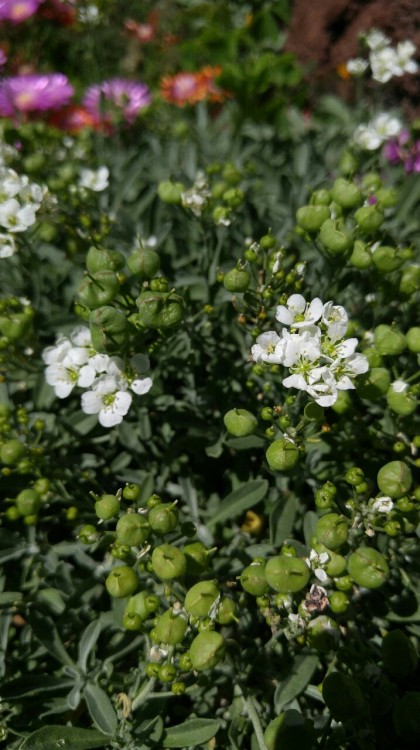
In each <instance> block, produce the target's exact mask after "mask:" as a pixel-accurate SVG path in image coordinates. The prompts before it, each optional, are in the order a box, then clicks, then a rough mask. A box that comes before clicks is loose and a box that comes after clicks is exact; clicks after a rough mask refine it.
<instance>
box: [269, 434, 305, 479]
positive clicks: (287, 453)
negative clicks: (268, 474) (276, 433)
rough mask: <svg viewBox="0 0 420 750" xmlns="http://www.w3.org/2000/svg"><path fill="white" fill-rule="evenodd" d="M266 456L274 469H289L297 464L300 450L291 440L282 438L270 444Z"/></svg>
mask: <svg viewBox="0 0 420 750" xmlns="http://www.w3.org/2000/svg"><path fill="white" fill-rule="evenodd" d="M265 457H266V459H267V462H268V465H269V467H270V469H272V471H288V470H289V469H293V467H294V466H295V465H296V463H297V461H298V459H299V450H298V448H297V447H296V445H295V444H294V443H292V441H291V440H286V438H280V439H279V440H274V442H273V443H271V445H269V447H268V449H267V451H266V454H265Z"/></svg>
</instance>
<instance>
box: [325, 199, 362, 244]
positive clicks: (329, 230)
mask: <svg viewBox="0 0 420 750" xmlns="http://www.w3.org/2000/svg"><path fill="white" fill-rule="evenodd" d="M359 210H360V209H359ZM319 239H320V240H321V242H322V244H323V245H324V247H326V248H327V250H329V251H330V253H333V255H340V254H341V253H345V252H347V250H349V249H350V247H351V246H352V239H353V238H352V235H351V233H350V232H349V231H348V230H347V229H346V228H345V226H344V224H343V222H342V221H341V220H340V219H327V220H326V221H324V223H323V225H322V227H321V230H320V232H319Z"/></svg>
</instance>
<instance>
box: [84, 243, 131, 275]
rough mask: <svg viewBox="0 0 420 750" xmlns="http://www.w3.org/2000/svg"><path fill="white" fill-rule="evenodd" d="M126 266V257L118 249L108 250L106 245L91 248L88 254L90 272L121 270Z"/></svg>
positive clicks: (87, 261)
mask: <svg viewBox="0 0 420 750" xmlns="http://www.w3.org/2000/svg"><path fill="white" fill-rule="evenodd" d="M124 266H125V258H124V256H123V255H122V253H120V252H118V250H108V248H106V247H95V246H94V245H92V247H90V248H89V250H88V254H87V256H86V268H87V270H88V271H89V273H93V274H95V273H98V272H99V271H120V270H121V268H124Z"/></svg>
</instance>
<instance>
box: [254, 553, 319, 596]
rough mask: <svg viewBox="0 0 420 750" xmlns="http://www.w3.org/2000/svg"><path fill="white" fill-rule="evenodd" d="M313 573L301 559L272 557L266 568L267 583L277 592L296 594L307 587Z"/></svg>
mask: <svg viewBox="0 0 420 750" xmlns="http://www.w3.org/2000/svg"><path fill="white" fill-rule="evenodd" d="M310 575H311V572H310V570H309V568H308V566H307V564H306V562H305V560H302V558H300V557H285V556H283V555H277V556H276V557H272V558H271V559H270V560H269V561H268V562H267V565H266V566H265V576H266V579H267V583H268V584H269V586H271V588H272V589H274V590H275V591H280V592H281V593H285V594H286V593H294V592H295V591H300V590H301V589H303V588H305V586H306V585H307V583H308V581H309V578H310Z"/></svg>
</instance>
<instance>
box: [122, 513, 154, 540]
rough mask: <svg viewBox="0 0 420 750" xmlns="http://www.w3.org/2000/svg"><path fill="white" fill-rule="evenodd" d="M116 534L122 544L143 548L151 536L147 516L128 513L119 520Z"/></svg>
mask: <svg viewBox="0 0 420 750" xmlns="http://www.w3.org/2000/svg"><path fill="white" fill-rule="evenodd" d="M116 532H117V539H118V541H119V542H120V543H121V544H128V545H129V546H130V547H141V545H142V544H144V542H145V541H146V539H147V537H148V536H149V533H150V526H149V523H148V521H147V518H145V516H143V515H141V514H139V513H126V514H125V515H124V516H121V518H120V519H119V521H118V523H117V527H116Z"/></svg>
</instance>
